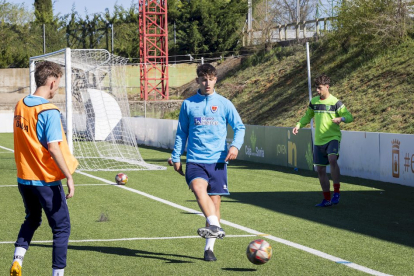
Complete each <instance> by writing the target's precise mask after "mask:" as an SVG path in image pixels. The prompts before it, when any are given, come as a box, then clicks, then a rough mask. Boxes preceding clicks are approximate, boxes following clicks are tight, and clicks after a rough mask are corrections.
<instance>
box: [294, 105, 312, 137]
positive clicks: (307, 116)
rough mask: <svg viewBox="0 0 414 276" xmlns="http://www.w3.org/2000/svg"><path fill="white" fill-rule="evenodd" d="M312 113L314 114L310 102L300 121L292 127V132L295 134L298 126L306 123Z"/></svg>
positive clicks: (303, 125)
mask: <svg viewBox="0 0 414 276" xmlns="http://www.w3.org/2000/svg"><path fill="white" fill-rule="evenodd" d="M314 115H315V112H314V111H313V108H312V103H311V102H310V103H309V106H308V109H307V110H306V113H305V115H303V117H302V118H301V119H300V121H299V122H298V123H297V124H296V126H295V127H294V128H293V130H292V133H293V134H295V135H296V134H297V133H298V132H299V129H300V128H302V127H305V126H306V125H307V124H309V123H310V121H311V120H312V118H313V116H314Z"/></svg>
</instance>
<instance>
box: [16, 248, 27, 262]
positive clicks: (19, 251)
mask: <svg viewBox="0 0 414 276" xmlns="http://www.w3.org/2000/svg"><path fill="white" fill-rule="evenodd" d="M24 254H26V249H24V248H23V247H16V248H15V249H14V257H13V263H14V262H15V261H17V262H18V263H19V264H20V266H21V265H22V264H23V258H24Z"/></svg>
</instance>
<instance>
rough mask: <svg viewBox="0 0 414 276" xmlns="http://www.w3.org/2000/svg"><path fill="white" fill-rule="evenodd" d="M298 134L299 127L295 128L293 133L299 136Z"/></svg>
mask: <svg viewBox="0 0 414 276" xmlns="http://www.w3.org/2000/svg"><path fill="white" fill-rule="evenodd" d="M298 132H299V128H298V127H297V126H295V127H294V128H293V130H292V133H293V134H295V135H296V134H298Z"/></svg>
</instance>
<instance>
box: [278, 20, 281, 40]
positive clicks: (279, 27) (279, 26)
mask: <svg viewBox="0 0 414 276" xmlns="http://www.w3.org/2000/svg"><path fill="white" fill-rule="evenodd" d="M278 30H279V40H280V41H282V25H280V24H279V25H278Z"/></svg>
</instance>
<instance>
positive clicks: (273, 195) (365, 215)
mask: <svg viewBox="0 0 414 276" xmlns="http://www.w3.org/2000/svg"><path fill="white" fill-rule="evenodd" d="M397 186H398V185H397ZM395 189H396V190H397V191H393V190H385V191H378V190H376V191H372V192H370V191H355V192H354V191H345V192H344V191H342V192H341V200H340V203H339V204H338V205H335V206H332V207H327V208H320V207H319V208H318V207H314V205H315V204H316V203H319V202H320V201H322V195H321V193H320V192H254V193H249V192H246V193H244V192H232V193H231V195H230V196H229V198H231V199H232V200H225V199H223V202H226V204H229V203H235V202H239V203H243V204H251V205H254V206H258V207H262V208H266V209H269V210H272V211H275V212H279V213H283V214H287V215H289V216H294V217H298V218H302V219H306V220H310V221H314V222H317V223H321V224H325V225H328V226H330V227H336V228H340V229H344V230H348V231H351V232H355V233H360V234H363V235H368V236H371V237H374V238H378V239H382V240H386V241H390V242H393V243H398V244H402V245H406V246H411V247H414V239H413V231H414V220H413V219H412V218H413V217H412V216H413V210H414V204H413V203H412V198H413V196H414V195H413V191H410V193H408V190H406V189H404V187H395ZM411 190H412V189H411ZM404 192H407V193H404Z"/></svg>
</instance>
